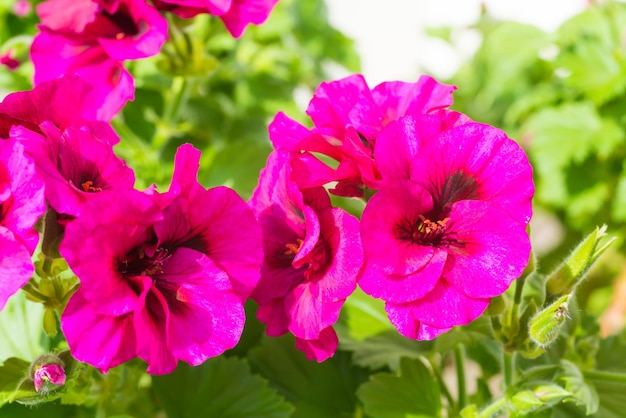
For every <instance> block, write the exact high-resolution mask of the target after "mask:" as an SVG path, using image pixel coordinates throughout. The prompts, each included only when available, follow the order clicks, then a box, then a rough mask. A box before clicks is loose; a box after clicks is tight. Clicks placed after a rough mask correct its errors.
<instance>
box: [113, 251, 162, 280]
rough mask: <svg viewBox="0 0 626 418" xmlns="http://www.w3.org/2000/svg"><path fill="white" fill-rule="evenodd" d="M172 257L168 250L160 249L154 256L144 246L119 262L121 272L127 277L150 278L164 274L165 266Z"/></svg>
mask: <svg viewBox="0 0 626 418" xmlns="http://www.w3.org/2000/svg"><path fill="white" fill-rule="evenodd" d="M171 256H172V254H170V252H169V250H168V249H167V248H163V247H159V248H157V249H156V251H154V254H153V255H152V256H149V255H148V254H146V251H145V248H144V246H140V247H137V248H135V249H133V250H132V251H131V252H130V253H128V254H127V255H126V257H124V259H122V260H121V261H120V262H119V271H120V273H122V274H123V275H125V276H148V277H152V276H153V275H155V274H160V273H163V265H164V264H165V262H166V261H167V260H168V259H169V258H170V257H171Z"/></svg>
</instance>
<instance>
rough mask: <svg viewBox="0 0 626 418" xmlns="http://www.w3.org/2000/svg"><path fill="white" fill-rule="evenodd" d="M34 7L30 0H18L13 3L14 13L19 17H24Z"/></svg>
mask: <svg viewBox="0 0 626 418" xmlns="http://www.w3.org/2000/svg"><path fill="white" fill-rule="evenodd" d="M32 9H33V5H32V4H30V1H29V0H16V1H15V3H14V4H13V13H15V15H16V16H19V17H24V16H26V15H28V14H30V12H31V11H32Z"/></svg>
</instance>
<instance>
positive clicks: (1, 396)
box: [0, 357, 30, 406]
mask: <svg viewBox="0 0 626 418" xmlns="http://www.w3.org/2000/svg"><path fill="white" fill-rule="evenodd" d="M29 367H30V363H29V362H27V361H24V360H22V359H19V358H16V357H11V358H9V359H7V360H5V362H4V364H3V365H2V366H1V367H0V406H2V405H4V404H5V403H6V402H10V400H11V397H12V396H13V394H14V392H15V391H16V390H17V387H18V386H19V385H20V383H21V382H22V381H23V380H24V379H25V378H26V377H28V369H29Z"/></svg>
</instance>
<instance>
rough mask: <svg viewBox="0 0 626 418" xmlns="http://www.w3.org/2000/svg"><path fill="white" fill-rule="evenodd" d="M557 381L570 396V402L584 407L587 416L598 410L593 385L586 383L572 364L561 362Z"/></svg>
mask: <svg viewBox="0 0 626 418" xmlns="http://www.w3.org/2000/svg"><path fill="white" fill-rule="evenodd" d="M559 381H562V382H563V383H564V385H565V390H567V391H568V392H570V393H571V394H572V398H571V400H572V401H573V402H574V403H575V404H576V405H581V406H584V407H585V409H586V411H587V415H590V414H593V413H595V412H596V411H597V410H598V406H599V403H600V400H599V398H598V392H597V391H596V388H595V386H594V384H593V383H591V382H589V381H587V380H586V379H585V378H584V377H583V374H582V372H581V371H580V369H579V368H578V367H577V366H576V365H575V364H574V363H572V362H570V361H567V360H561V375H560V377H559Z"/></svg>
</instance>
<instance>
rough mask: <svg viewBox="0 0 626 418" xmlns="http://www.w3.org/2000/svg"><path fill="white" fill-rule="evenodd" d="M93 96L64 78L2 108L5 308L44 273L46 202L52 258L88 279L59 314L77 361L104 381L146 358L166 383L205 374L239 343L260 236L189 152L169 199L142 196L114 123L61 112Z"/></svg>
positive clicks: (0, 247) (238, 203) (239, 202)
mask: <svg viewBox="0 0 626 418" xmlns="http://www.w3.org/2000/svg"><path fill="white" fill-rule="evenodd" d="M89 89H90V88H89V86H88V85H86V84H85V83H84V82H83V81H82V80H81V79H80V78H78V77H73V76H70V77H63V78H60V79H56V80H52V81H49V82H43V83H41V84H39V85H38V86H37V87H36V88H35V89H34V90H32V91H27V92H19V93H13V94H11V95H9V96H7V97H6V98H5V100H4V101H3V102H2V103H0V128H1V130H0V136H2V137H4V138H7V139H4V140H3V141H2V142H0V145H1V146H2V147H0V153H1V155H2V159H1V160H0V161H1V163H2V165H1V166H0V167H1V170H0V180H1V181H2V184H3V187H2V189H1V190H2V193H0V196H1V200H0V204H1V206H0V207H1V209H2V210H1V211H0V213H1V214H2V218H0V221H1V222H2V223H1V230H0V232H1V235H2V239H1V242H0V251H2V258H3V262H2V265H1V266H0V271H1V273H2V274H1V276H2V280H3V282H2V293H0V306H2V307H3V306H4V304H5V302H6V300H7V299H8V297H9V296H11V295H12V294H13V293H15V292H16V291H17V290H18V289H19V288H20V287H21V286H23V285H24V283H25V282H27V281H28V280H29V279H30V277H31V276H32V274H33V272H34V268H33V263H32V261H31V255H32V253H33V251H34V250H35V247H36V246H37V242H38V238H39V233H38V232H37V230H35V229H34V225H35V223H36V222H37V219H38V218H40V217H41V216H42V215H43V213H44V211H46V203H47V205H48V206H49V208H48V210H47V215H46V217H45V225H44V234H43V235H44V245H43V247H42V251H43V252H44V254H45V256H46V257H56V256H58V252H60V254H61V255H62V256H63V257H64V258H65V259H66V261H67V262H68V264H69V266H70V267H71V268H72V270H73V272H74V273H75V274H76V276H77V277H78V278H79V279H80V289H79V290H78V291H77V292H76V293H74V294H73V295H72V297H71V298H70V300H69V302H68V303H67V306H66V307H65V310H64V312H63V314H62V316H61V328H62V330H63V332H64V335H65V337H66V339H67V341H68V343H69V346H70V350H71V352H72V355H73V356H74V357H75V358H77V359H79V360H82V361H85V362H87V363H89V364H91V365H93V366H95V367H98V368H99V369H101V370H103V371H106V370H108V369H109V368H111V367H114V366H116V365H118V364H120V363H122V362H125V361H128V360H130V359H132V358H135V357H140V358H142V359H144V360H145V361H146V362H147V363H148V371H149V372H150V373H155V374H161V373H168V372H171V371H173V370H174V368H175V367H176V364H177V361H178V360H183V361H186V362H188V363H190V364H193V365H197V364H200V363H201V362H203V361H204V360H206V359H207V358H208V357H211V356H215V355H218V354H221V353H222V352H223V351H225V350H226V349H229V348H232V347H234V346H235V345H236V343H237V342H238V341H239V337H240V335H241V332H242V330H243V324H244V321H245V315H244V310H243V304H244V303H245V301H246V299H247V298H248V297H249V296H250V294H251V292H252V291H253V289H254V288H255V287H256V285H257V282H258V280H259V270H260V264H261V261H262V258H263V256H262V244H261V230H260V227H259V226H258V224H257V222H256V220H255V218H254V214H253V212H252V210H251V209H250V208H249V207H248V205H247V204H246V203H245V202H244V201H243V199H241V197H239V196H238V195H237V194H236V193H235V192H234V191H232V190H231V189H228V188H225V187H219V188H214V189H210V190H206V189H204V188H203V187H202V186H200V184H199V183H198V182H197V180H196V175H197V170H198V167H199V159H200V153H199V151H198V150H196V149H194V148H193V147H191V145H184V146H182V147H181V148H180V149H179V150H178V153H177V155H176V161H175V171H174V176H173V179H172V184H171V186H170V189H169V190H168V191H167V192H166V193H158V192H157V191H156V190H155V189H154V188H151V189H149V190H147V191H145V192H140V191H137V190H135V189H134V188H133V183H134V174H133V172H132V170H131V169H130V168H129V167H128V166H127V165H126V163H125V162H124V161H123V160H121V159H119V158H118V157H116V156H115V154H114V153H113V149H112V146H113V145H114V144H115V143H117V142H118V141H119V139H118V137H117V135H115V134H114V133H113V130H112V129H111V127H110V125H109V124H108V123H105V122H102V121H92V120H89V119H86V118H85V117H83V116H82V114H81V112H78V111H77V112H73V113H70V114H67V113H64V112H61V111H60V109H66V110H68V109H69V110H71V109H72V106H78V107H80V106H81V105H82V104H85V108H84V109H86V108H87V107H88V101H87V100H86V98H87V97H92V96H90V95H89V91H90V90H89ZM42 95H46V97H47V99H48V102H47V103H48V104H52V106H42V105H41V103H42V102H43V101H42ZM84 99H85V100H84ZM71 100H72V101H71ZM83 101H84V103H83ZM66 104H67V105H66ZM55 109H57V110H55ZM44 190H45V191H44ZM46 241H48V242H51V243H52V247H55V246H56V247H58V248H57V251H58V252H57V251H53V249H51V248H49V246H47V245H46ZM59 243H60V245H59Z"/></svg>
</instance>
